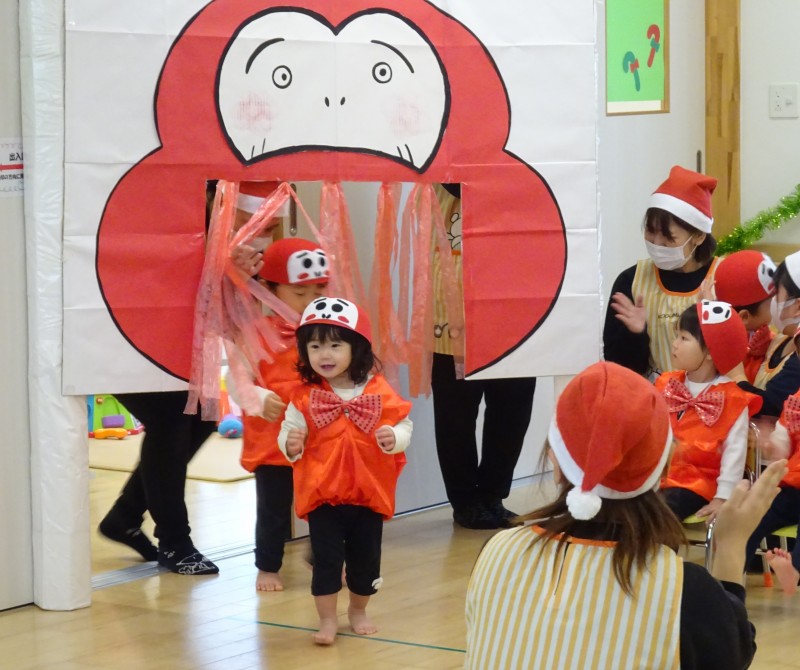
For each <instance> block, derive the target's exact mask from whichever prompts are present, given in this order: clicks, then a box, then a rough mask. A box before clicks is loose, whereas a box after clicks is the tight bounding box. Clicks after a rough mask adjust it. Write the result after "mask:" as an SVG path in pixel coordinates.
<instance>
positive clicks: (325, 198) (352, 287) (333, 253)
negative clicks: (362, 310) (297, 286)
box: [319, 182, 367, 307]
mask: <svg viewBox="0 0 800 670" xmlns="http://www.w3.org/2000/svg"><path fill="white" fill-rule="evenodd" d="M319 218H320V226H319V227H320V237H319V240H320V242H321V243H322V248H323V249H324V250H325V253H326V254H327V255H328V258H329V259H330V261H331V281H330V293H331V295H336V296H339V297H342V298H345V299H347V300H350V301H352V302H354V303H356V304H357V305H361V306H363V307H366V304H367V301H366V295H365V293H364V282H363V281H362V279H361V270H360V266H359V264H358V256H357V254H356V245H355V241H354V239H353V229H352V227H351V226H350V214H349V212H348V209H347V201H346V200H345V197H344V193H343V191H342V186H341V184H338V183H334V182H325V183H324V184H323V185H322V198H321V200H320V216H319Z"/></svg>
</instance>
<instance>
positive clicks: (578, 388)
mask: <svg viewBox="0 0 800 670" xmlns="http://www.w3.org/2000/svg"><path fill="white" fill-rule="evenodd" d="M620 408H625V411H624V412H622V411H620ZM547 439H548V442H549V443H550V447H551V448H552V450H553V455H554V456H555V459H556V461H558V465H559V468H560V469H561V472H562V474H563V475H564V477H566V479H567V480H568V481H569V482H570V483H571V484H573V485H574V487H575V488H574V489H572V490H571V491H570V492H569V493H568V494H567V508H568V509H569V513H570V514H571V515H572V516H573V517H574V518H575V519H580V520H584V521H585V520H588V519H592V518H594V516H595V515H596V514H597V513H598V512H599V511H600V508H601V506H602V501H603V499H623V498H635V497H636V496H639V495H642V494H643V493H645V492H647V491H652V490H654V489H655V488H657V487H658V484H659V481H660V479H661V475H662V473H663V471H664V467H665V466H666V463H667V459H668V458H669V452H670V446H671V444H672V430H671V429H670V425H669V412H668V410H667V405H666V402H665V401H664V398H663V397H662V395H661V394H660V393H659V392H658V391H656V389H655V387H654V386H653V385H652V384H651V383H650V382H648V381H647V380H646V379H645V378H644V377H642V376H640V375H638V374H636V373H635V372H633V371H632V370H629V369H627V368H624V367H622V366H621V365H617V364H616V363H608V362H606V361H600V362H599V363H595V364H594V365H591V366H589V367H588V368H586V369H585V370H584V371H583V372H581V373H580V374H578V375H577V376H576V377H575V378H574V379H573V380H572V381H571V382H570V383H569V384H567V386H566V388H565V389H564V391H563V393H562V394H561V396H560V397H559V398H558V402H557V403H556V412H555V416H554V417H553V420H552V421H551V423H550V430H549V432H548V434H547Z"/></svg>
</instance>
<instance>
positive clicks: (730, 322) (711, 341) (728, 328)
mask: <svg viewBox="0 0 800 670" xmlns="http://www.w3.org/2000/svg"><path fill="white" fill-rule="evenodd" d="M697 316H698V318H699V320H700V330H701V331H702V333H703V339H704V340H705V343H706V349H708V353H709V355H710V356H711V360H712V361H714V367H715V368H717V370H718V371H719V372H720V373H721V374H723V375H724V374H726V373H728V372H730V371H731V370H732V369H733V368H735V367H736V366H737V365H739V363H741V362H742V361H743V360H744V358H745V356H747V341H748V340H747V330H746V329H745V327H744V323H742V319H741V318H740V317H739V315H738V314H737V313H736V312H734V311H733V308H732V307H731V306H730V305H729V304H728V303H727V302H720V301H717V300H702V301H701V302H698V303H697Z"/></svg>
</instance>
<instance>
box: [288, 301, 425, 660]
mask: <svg viewBox="0 0 800 670" xmlns="http://www.w3.org/2000/svg"><path fill="white" fill-rule="evenodd" d="M297 350H298V353H299V356H300V362H299V364H298V366H297V369H298V371H299V372H300V376H301V378H302V379H303V381H304V382H305V383H304V384H303V385H301V386H299V387H297V388H296V389H295V390H294V391H293V393H292V395H291V402H290V403H289V406H288V407H287V408H286V415H285V418H284V420H283V425H282V426H281V432H280V435H279V437H278V445H279V447H280V448H281V451H283V452H284V454H286V457H287V458H288V459H289V461H291V463H292V464H293V467H294V492H295V508H296V512H297V515H298V516H299V517H301V518H304V519H307V520H308V528H309V535H310V537H311V551H312V554H313V556H314V565H313V573H312V578H311V593H312V595H313V596H314V602H315V605H316V607H317V613H318V614H319V619H320V622H319V630H318V631H317V632H316V633H315V634H314V636H313V639H314V642H316V643H317V644H322V645H329V644H333V642H334V640H335V637H336V633H337V631H338V619H337V614H336V605H337V599H338V593H339V591H340V590H341V588H342V567H343V565H346V570H345V580H346V583H347V588H348V590H349V591H350V604H349V607H348V610H347V613H348V618H349V621H350V626H351V627H352V629H353V631H354V632H355V633H357V634H359V635H371V634H373V633H376V632H377V630H378V629H377V628H376V627H375V625H374V624H372V622H371V621H370V620H369V618H368V617H367V613H366V607H367V603H368V602H369V598H370V596H371V595H372V594H374V593H375V592H376V591H377V589H378V587H379V586H380V584H381V582H382V579H381V575H380V561H381V537H382V533H383V521H384V519H390V518H391V517H392V515H393V514H394V503H395V500H394V498H395V489H396V487H397V479H398V477H399V476H400V471H401V470H402V468H403V465H404V464H405V460H406V459H405V454H404V453H403V452H404V451H405V450H406V448H407V447H408V445H409V443H410V441H411V430H412V424H411V420H410V419H409V418H408V414H409V412H410V410H411V403H409V402H407V401H406V400H403V399H402V398H401V397H400V396H399V395H397V393H395V391H394V390H393V389H392V387H391V386H390V385H389V384H388V382H387V381H386V380H385V379H384V378H383V376H382V375H381V374H379V373H377V372H376V371H375V369H376V365H377V360H376V358H375V356H374V354H373V353H372V334H371V327H370V323H369V319H368V318H367V316H366V314H365V313H364V312H363V311H362V310H361V309H359V308H358V306H356V305H355V304H353V303H351V302H349V301H347V300H343V299H341V298H318V299H316V300H315V301H314V302H312V303H311V304H310V305H309V306H308V307H307V308H306V310H305V311H304V312H303V315H302V317H301V319H300V325H299V326H298V328H297Z"/></svg>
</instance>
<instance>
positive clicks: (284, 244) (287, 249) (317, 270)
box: [258, 237, 330, 284]
mask: <svg viewBox="0 0 800 670" xmlns="http://www.w3.org/2000/svg"><path fill="white" fill-rule="evenodd" d="M263 260H264V267H262V268H261V270H260V271H259V273H258V275H259V276H260V277H262V278H263V279H266V280H267V281H270V282H275V283H276V284H322V283H325V282H327V281H328V278H329V275H330V267H329V264H328V258H327V256H326V255H325V252H324V251H323V250H322V249H321V248H320V246H319V244H317V243H316V242H311V241H310V240H303V239H301V238H298V237H287V238H284V239H282V240H276V241H275V242H273V243H272V244H270V245H269V246H268V247H267V248H266V250H265V251H264V257H263Z"/></svg>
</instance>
